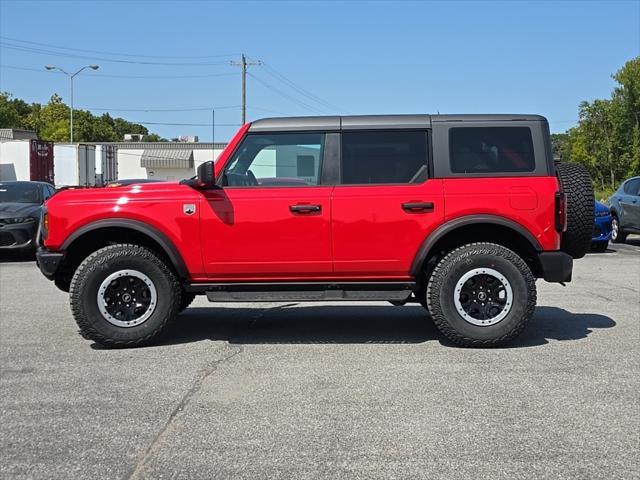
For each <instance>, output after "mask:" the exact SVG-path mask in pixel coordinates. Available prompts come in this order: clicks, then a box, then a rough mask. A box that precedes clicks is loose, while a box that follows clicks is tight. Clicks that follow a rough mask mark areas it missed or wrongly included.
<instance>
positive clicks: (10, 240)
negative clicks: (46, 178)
mask: <svg viewBox="0 0 640 480" xmlns="http://www.w3.org/2000/svg"><path fill="white" fill-rule="evenodd" d="M54 193H55V189H54V188H53V186H52V185H50V184H48V183H45V182H26V181H24V182H23V181H14V182H0V252H5V251H11V252H15V253H28V252H33V251H35V248H36V241H35V236H36V231H37V230H38V222H39V220H40V213H41V211H42V204H43V203H44V201H45V200H47V199H48V198H49V197H51V196H52V195H53V194H54Z"/></svg>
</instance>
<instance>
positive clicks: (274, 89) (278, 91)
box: [247, 73, 327, 114]
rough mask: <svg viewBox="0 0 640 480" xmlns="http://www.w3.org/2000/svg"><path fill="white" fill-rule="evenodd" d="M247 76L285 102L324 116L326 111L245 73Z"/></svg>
mask: <svg viewBox="0 0 640 480" xmlns="http://www.w3.org/2000/svg"><path fill="white" fill-rule="evenodd" d="M247 75H249V76H250V77H251V78H253V79H254V80H256V81H257V82H259V83H261V84H262V85H263V86H264V87H266V88H268V89H269V90H273V91H274V92H276V93H277V94H279V95H280V96H282V97H284V98H286V99H287V100H290V101H292V102H293V103H296V104H298V105H300V106H302V107H303V108H306V109H307V110H311V111H313V112H316V113H320V114H326V113H327V112H326V111H322V110H320V109H319V108H316V107H313V106H311V105H309V104H308V103H305V102H303V101H302V100H298V99H297V98H295V97H292V96H291V95H289V94H287V93H285V92H283V91H282V90H280V89H278V88H276V87H274V86H273V85H270V84H268V83H267V82H265V81H264V80H262V79H260V78H259V77H256V76H255V75H253V74H252V73H247Z"/></svg>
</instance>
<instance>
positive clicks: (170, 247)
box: [61, 218, 189, 279]
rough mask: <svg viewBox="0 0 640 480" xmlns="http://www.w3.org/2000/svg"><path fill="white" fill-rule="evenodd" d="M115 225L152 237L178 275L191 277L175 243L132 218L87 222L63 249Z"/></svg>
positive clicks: (72, 235)
mask: <svg viewBox="0 0 640 480" xmlns="http://www.w3.org/2000/svg"><path fill="white" fill-rule="evenodd" d="M113 227H118V228H128V229H130V230H135V231H136V232H139V233H142V234H144V235H146V236H148V237H149V238H151V239H152V240H153V241H155V242H156V243H157V244H158V245H160V247H161V248H162V250H163V251H164V253H165V254H166V255H167V257H169V260H170V261H171V263H172V265H173V267H174V268H175V270H176V273H177V274H178V276H179V277H180V278H182V279H186V278H189V272H188V270H187V267H186V265H185V263H184V260H183V259H182V255H180V252H179V251H178V249H177V248H176V246H175V245H174V244H173V242H172V241H171V240H170V239H169V238H168V237H167V236H166V235H165V234H164V233H162V232H161V231H160V230H158V229H157V228H155V227H152V226H150V225H148V224H146V223H143V222H140V221H138V220H132V219H130V218H107V219H103V220H96V221H94V222H91V223H87V224H86V225H83V226H82V227H80V228H78V229H77V230H76V231H75V232H73V233H72V234H71V235H69V236H68V237H67V239H66V240H65V241H64V243H63V244H62V247H61V250H62V251H66V250H67V249H68V248H69V246H71V244H72V243H73V242H74V241H75V240H77V239H78V238H80V237H82V236H83V235H85V234H87V233H89V232H92V231H94V230H99V229H101V228H113Z"/></svg>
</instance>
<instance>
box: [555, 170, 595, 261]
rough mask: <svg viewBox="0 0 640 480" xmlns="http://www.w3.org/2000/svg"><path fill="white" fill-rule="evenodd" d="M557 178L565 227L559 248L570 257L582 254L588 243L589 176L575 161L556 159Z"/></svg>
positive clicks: (591, 201)
mask: <svg viewBox="0 0 640 480" xmlns="http://www.w3.org/2000/svg"><path fill="white" fill-rule="evenodd" d="M556 170H557V172H558V178H559V179H560V184H561V186H562V191H563V192H564V194H565V198H566V202H567V230H566V231H565V232H564V233H563V234H562V239H561V241H560V250H562V251H563V252H565V253H567V254H569V255H571V256H572V257H573V258H582V257H584V256H585V254H586V253H587V251H588V250H589V246H590V245H591V238H592V233H593V218H594V208H595V203H594V197H593V185H592V183H591V176H590V175H589V172H588V171H587V169H586V168H584V167H583V166H582V165H579V164H577V163H558V164H557V165H556Z"/></svg>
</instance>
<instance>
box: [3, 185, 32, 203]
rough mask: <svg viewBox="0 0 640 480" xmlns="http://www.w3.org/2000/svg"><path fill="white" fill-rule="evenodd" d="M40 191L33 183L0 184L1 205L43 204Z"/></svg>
mask: <svg viewBox="0 0 640 480" xmlns="http://www.w3.org/2000/svg"><path fill="white" fill-rule="evenodd" d="M41 198H42V197H41V195H40V189H39V188H38V185H37V184H33V183H0V203H5V202H7V203H9V202H15V203H42V200H41Z"/></svg>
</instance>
